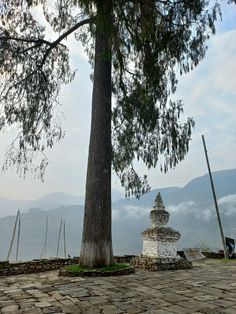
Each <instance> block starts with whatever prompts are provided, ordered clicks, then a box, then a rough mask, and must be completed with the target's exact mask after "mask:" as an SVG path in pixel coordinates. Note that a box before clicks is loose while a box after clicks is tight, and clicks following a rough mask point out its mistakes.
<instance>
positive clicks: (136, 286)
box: [0, 260, 236, 314]
mask: <svg viewBox="0 0 236 314" xmlns="http://www.w3.org/2000/svg"><path fill="white" fill-rule="evenodd" d="M0 313H2V314H4V313H6V314H7V313H11V314H18V313H22V314H41V313H45V314H47V313H48V314H50V313H71V314H73V313H78V314H79V313H86V314H96V313H103V314H113V313H114V314H121V313H128V314H136V313H139V314H141V313H150V314H154V313H156V314H168V313H174V314H175V313H179V314H188V313H192V314H193V313H194V314H200V313H209V314H220V313H228V314H236V261H235V262H228V263H224V262H222V261H214V260H213V261H212V260H211V261H210V260H205V261H202V262H198V263H195V267H194V268H193V269H188V270H177V271H165V272H147V271H136V272H135V273H134V274H130V275H127V276H119V277H94V278H92V277H87V278H78V277H77V278H75V277H74V278H65V277H59V276H58V275H57V272H56V271H50V272H45V273H38V274H31V275H18V276H11V277H1V278H0Z"/></svg>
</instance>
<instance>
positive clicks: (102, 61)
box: [80, 0, 113, 267]
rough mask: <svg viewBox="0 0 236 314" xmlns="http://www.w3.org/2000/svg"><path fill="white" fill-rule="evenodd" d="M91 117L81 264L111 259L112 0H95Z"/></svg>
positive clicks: (94, 263) (103, 263)
mask: <svg viewBox="0 0 236 314" xmlns="http://www.w3.org/2000/svg"><path fill="white" fill-rule="evenodd" d="M96 23H97V26H96V42H95V66H94V84H93V96H92V120H91V132H90V144H89V156H88V166H87V181H86V196H85V209H84V225H83V237H82V245H81V252H80V264H81V265H82V266H88V267H95V266H96V267H97V266H101V265H110V264H112V262H113V252H112V235H111V159H112V151H111V150H112V148H111V147H112V146H111V41H110V30H111V28H112V1H110V0H106V1H97V22H96Z"/></svg>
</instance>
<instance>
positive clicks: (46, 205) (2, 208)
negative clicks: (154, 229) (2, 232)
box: [0, 190, 124, 218]
mask: <svg viewBox="0 0 236 314" xmlns="http://www.w3.org/2000/svg"><path fill="white" fill-rule="evenodd" d="M123 197H124V193H122V192H120V191H117V190H112V199H113V201H117V200H119V199H121V198H123ZM83 204H84V195H81V196H77V195H70V194H66V193H61V192H58V193H50V194H47V195H45V196H43V197H41V198H39V199H36V200H12V199H8V198H4V197H0V218H1V217H5V216H7V215H15V214H16V212H17V209H18V208H19V209H20V210H21V212H26V211H28V210H29V209H30V208H40V209H42V210H49V209H53V208H56V207H60V206H67V205H83Z"/></svg>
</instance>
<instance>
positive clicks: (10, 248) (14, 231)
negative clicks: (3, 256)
mask: <svg viewBox="0 0 236 314" xmlns="http://www.w3.org/2000/svg"><path fill="white" fill-rule="evenodd" d="M19 214H20V211H19V209H18V211H17V215H16V220H15V225H14V230H13V234H12V238H11V244H10V247H9V250H8V254H7V260H9V257H10V254H11V250H12V245H13V241H14V238H15V234H16V226H17V222H18V218H19Z"/></svg>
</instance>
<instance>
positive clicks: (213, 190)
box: [202, 135, 228, 258]
mask: <svg viewBox="0 0 236 314" xmlns="http://www.w3.org/2000/svg"><path fill="white" fill-rule="evenodd" d="M202 142H203V147H204V152H205V156H206V162H207V168H208V172H209V177H210V181H211V189H212V194H213V199H214V203H215V208H216V214H217V219H218V223H219V228H220V234H221V240H222V244H223V248H224V255H225V258H228V251H227V248H226V244H225V236H224V232H223V227H222V223H221V219H220V212H219V208H218V203H217V199H216V193H215V187H214V183H213V179H212V175H211V168H210V163H209V159H208V155H207V149H206V143H205V139H204V135H202Z"/></svg>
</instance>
